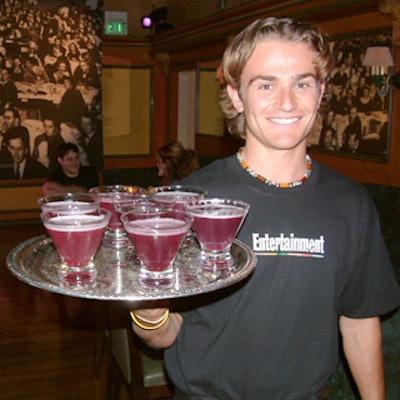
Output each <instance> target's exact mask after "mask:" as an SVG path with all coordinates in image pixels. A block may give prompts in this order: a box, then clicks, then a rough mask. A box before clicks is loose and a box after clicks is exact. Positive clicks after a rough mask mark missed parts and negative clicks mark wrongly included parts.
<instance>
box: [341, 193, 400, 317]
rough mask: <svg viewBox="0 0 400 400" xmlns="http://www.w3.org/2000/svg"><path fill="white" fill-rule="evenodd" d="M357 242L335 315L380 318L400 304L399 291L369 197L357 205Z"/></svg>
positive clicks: (378, 222)
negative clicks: (358, 216) (354, 256)
mask: <svg viewBox="0 0 400 400" xmlns="http://www.w3.org/2000/svg"><path fill="white" fill-rule="evenodd" d="M360 204H361V205H360V214H359V215H360V221H359V227H358V229H359V232H358V234H359V237H360V240H359V243H358V248H356V249H355V251H356V252H357V255H356V258H355V260H356V261H355V265H354V266H353V268H352V270H351V273H350V275H349V278H348V280H347V283H346V285H345V287H344V289H343V291H342V292H341V293H340V296H339V299H338V304H337V306H338V313H339V315H345V316H347V317H350V318H369V317H373V316H377V315H383V314H385V313H388V312H390V311H392V310H393V309H395V308H397V307H398V306H399V305H400V291H399V285H398V282H397V278H396V275H395V273H394V269H393V266H392V263H391V261H390V258H389V255H388V252H387V249H386V244H385V242H384V239H383V235H382V232H381V228H380V221H379V216H378V212H377V210H376V207H375V204H374V203H373V201H372V199H370V198H369V196H366V197H365V198H364V199H362V201H361V203H360Z"/></svg>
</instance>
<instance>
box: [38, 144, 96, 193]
mask: <svg viewBox="0 0 400 400" xmlns="http://www.w3.org/2000/svg"><path fill="white" fill-rule="evenodd" d="M57 162H58V164H59V167H58V168H56V169H55V170H53V171H51V172H50V173H49V176H48V179H47V181H46V182H45V183H44V184H43V187H42V192H43V195H44V196H47V195H57V194H66V193H73V192H87V191H88V189H90V188H91V187H95V186H99V179H98V176H97V172H96V171H95V170H94V169H93V168H91V167H82V166H81V163H80V161H79V149H78V146H76V145H75V144H73V143H64V144H61V145H60V146H59V147H58V152H57Z"/></svg>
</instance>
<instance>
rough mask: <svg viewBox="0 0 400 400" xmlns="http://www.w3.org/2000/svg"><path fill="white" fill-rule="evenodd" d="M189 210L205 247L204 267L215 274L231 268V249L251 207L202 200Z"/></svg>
mask: <svg viewBox="0 0 400 400" xmlns="http://www.w3.org/2000/svg"><path fill="white" fill-rule="evenodd" d="M188 207H189V213H190V214H191V215H192V216H193V230H194V231H195V233H196V235H197V239H198V241H199V243H200V246H201V254H200V263H201V265H202V266H203V267H204V268H206V269H209V270H213V271H215V270H220V269H226V268H229V267H231V266H232V263H233V259H232V255H231V254H230V247H231V245H232V242H233V240H234V239H235V237H236V235H237V232H238V231H239V229H240V227H241V225H242V222H243V220H244V218H245V216H246V215H247V212H248V210H249V208H250V207H249V204H247V203H245V202H243V201H238V200H231V199H202V200H199V201H198V202H195V203H191V204H189V206H188Z"/></svg>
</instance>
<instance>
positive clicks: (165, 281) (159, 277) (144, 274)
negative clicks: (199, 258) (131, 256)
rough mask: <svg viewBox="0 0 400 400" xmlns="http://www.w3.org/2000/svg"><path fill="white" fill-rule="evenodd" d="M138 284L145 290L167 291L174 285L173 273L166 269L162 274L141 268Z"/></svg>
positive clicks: (171, 270)
mask: <svg viewBox="0 0 400 400" xmlns="http://www.w3.org/2000/svg"><path fill="white" fill-rule="evenodd" d="M139 282H140V284H141V285H142V286H143V287H144V288H146V289H168V288H170V287H171V286H173V285H174V283H175V276H174V271H173V269H172V268H168V269H167V270H165V271H162V272H155V271H148V270H147V269H145V268H143V267H141V268H140V273H139Z"/></svg>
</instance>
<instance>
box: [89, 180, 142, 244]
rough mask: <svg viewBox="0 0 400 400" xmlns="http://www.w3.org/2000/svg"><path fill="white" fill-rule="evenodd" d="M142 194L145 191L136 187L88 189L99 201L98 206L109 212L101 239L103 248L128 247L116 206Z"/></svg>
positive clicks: (118, 186) (107, 186)
mask: <svg viewBox="0 0 400 400" xmlns="http://www.w3.org/2000/svg"><path fill="white" fill-rule="evenodd" d="M144 192H145V189H143V188H140V187H138V186H126V185H106V186H97V187H94V188H91V189H89V193H90V194H93V195H95V196H96V197H97V198H98V200H99V201H100V206H101V207H103V208H106V209H107V210H109V211H110V212H111V219H110V223H109V224H108V227H107V230H106V232H105V234H104V238H103V244H104V246H106V247H112V248H123V247H126V246H128V245H129V239H128V237H127V235H126V232H125V230H124V228H123V225H122V222H121V221H120V218H119V215H118V213H117V210H116V206H118V205H123V204H129V203H130V202H132V201H134V199H135V198H136V197H137V196H141V195H142V194H144Z"/></svg>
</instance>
